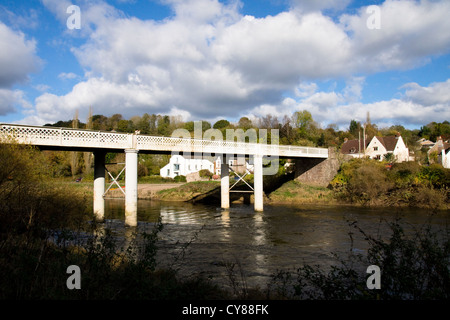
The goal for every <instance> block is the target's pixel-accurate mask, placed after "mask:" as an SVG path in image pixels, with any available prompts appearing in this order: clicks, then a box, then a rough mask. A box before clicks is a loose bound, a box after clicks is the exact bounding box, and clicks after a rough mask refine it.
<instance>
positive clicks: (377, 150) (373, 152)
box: [341, 135, 411, 162]
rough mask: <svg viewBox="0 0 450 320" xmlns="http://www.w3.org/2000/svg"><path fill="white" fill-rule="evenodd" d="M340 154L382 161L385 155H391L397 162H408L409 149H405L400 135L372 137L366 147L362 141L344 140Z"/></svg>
mask: <svg viewBox="0 0 450 320" xmlns="http://www.w3.org/2000/svg"><path fill="white" fill-rule="evenodd" d="M341 153H343V154H346V155H350V156H352V157H354V158H364V157H368V158H371V159H376V160H380V161H381V160H384V158H385V155H386V154H388V153H393V154H394V156H395V160H396V161H397V162H404V161H410V160H411V157H410V154H409V149H408V148H407V147H406V145H405V143H404V141H403V138H402V137H401V136H400V135H397V136H389V137H373V138H372V140H370V141H369V142H368V143H366V146H364V142H363V140H362V139H361V140H359V139H356V140H345V142H344V144H343V145H342V148H341Z"/></svg>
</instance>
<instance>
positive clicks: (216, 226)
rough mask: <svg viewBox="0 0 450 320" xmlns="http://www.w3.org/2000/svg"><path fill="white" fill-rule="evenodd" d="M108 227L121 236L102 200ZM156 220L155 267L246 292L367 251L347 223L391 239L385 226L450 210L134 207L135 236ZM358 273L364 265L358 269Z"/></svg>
mask: <svg viewBox="0 0 450 320" xmlns="http://www.w3.org/2000/svg"><path fill="white" fill-rule="evenodd" d="M105 209H106V219H107V220H106V225H107V226H108V227H111V228H112V229H114V230H115V232H117V233H118V234H119V235H126V234H129V230H128V233H127V229H128V228H125V227H124V201H123V199H107V200H106V208H105ZM159 218H161V221H162V223H163V225H164V229H163V231H161V232H160V233H159V239H160V240H159V242H158V243H159V244H158V246H159V251H158V258H159V261H160V266H161V267H164V266H171V267H173V268H176V269H177V270H178V272H179V274H180V276H182V277H188V276H197V275H202V276H204V277H209V278H211V279H212V280H214V281H216V282H218V283H222V284H225V285H226V284H227V283H228V284H230V277H229V274H230V272H231V271H232V272H231V273H233V274H234V276H235V277H236V278H237V279H238V280H241V281H242V282H241V284H243V283H245V284H246V285H247V286H249V287H256V286H258V287H260V288H262V287H264V286H265V285H266V284H267V283H268V281H269V280H270V278H271V275H273V274H274V273H276V272H277V271H278V270H284V271H294V270H295V268H298V267H300V266H302V265H305V264H309V265H320V266H321V267H323V268H325V269H326V268H328V267H329V266H331V265H339V262H338V260H337V259H336V257H335V255H334V254H336V255H338V256H339V257H345V256H346V255H347V254H349V253H350V251H352V252H356V253H364V252H365V250H366V249H367V246H368V244H367V241H366V240H365V239H364V236H363V235H362V234H361V233H360V232H359V231H358V230H356V229H355V228H354V227H353V226H351V225H350V223H351V222H355V221H357V225H358V226H359V227H360V228H361V229H362V230H364V232H365V233H367V234H370V235H372V236H376V237H378V236H381V237H383V238H386V239H387V238H388V237H389V235H390V228H389V227H388V222H393V221H394V220H395V219H397V218H400V219H401V223H402V225H403V226H404V228H405V230H413V229H414V228H420V227H422V226H423V225H424V223H426V222H427V221H429V219H430V218H431V224H432V225H434V226H440V227H442V226H444V227H445V226H446V225H447V224H448V222H449V214H448V212H439V213H437V214H436V213H434V214H431V213H430V212H428V211H427V210H423V209H393V208H384V209H383V208H376V209H371V208H359V207H340V206H297V207H296V206H278V205H277V206H268V205H266V206H265V207H264V212H262V213H256V212H254V210H253V206H252V205H245V204H232V206H231V208H230V209H229V210H226V211H224V210H222V209H220V208H217V207H216V206H212V205H211V206H209V205H204V204H195V205H194V204H190V203H180V202H175V203H168V202H158V201H152V200H139V202H138V227H137V228H138V230H147V231H148V230H149V228H150V227H151V226H153V225H154V224H155V222H157V221H158V219H159ZM360 267H361V269H364V270H365V268H367V266H360Z"/></svg>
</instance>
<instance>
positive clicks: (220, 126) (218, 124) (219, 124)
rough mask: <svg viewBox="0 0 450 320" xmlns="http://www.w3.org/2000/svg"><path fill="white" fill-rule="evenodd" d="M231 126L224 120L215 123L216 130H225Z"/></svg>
mask: <svg viewBox="0 0 450 320" xmlns="http://www.w3.org/2000/svg"><path fill="white" fill-rule="evenodd" d="M229 125H230V122H229V121H228V120H225V119H222V120H219V121H217V122H216V123H214V125H213V128H214V129H219V130H220V129H224V128H226V127H228V126H229Z"/></svg>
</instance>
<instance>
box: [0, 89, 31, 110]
mask: <svg viewBox="0 0 450 320" xmlns="http://www.w3.org/2000/svg"><path fill="white" fill-rule="evenodd" d="M17 106H21V107H23V108H27V109H30V108H31V104H30V103H29V102H28V101H27V100H26V98H25V94H24V92H23V91H21V90H10V89H2V88H0V116H4V115H7V114H9V113H13V112H15V111H16V107H17Z"/></svg>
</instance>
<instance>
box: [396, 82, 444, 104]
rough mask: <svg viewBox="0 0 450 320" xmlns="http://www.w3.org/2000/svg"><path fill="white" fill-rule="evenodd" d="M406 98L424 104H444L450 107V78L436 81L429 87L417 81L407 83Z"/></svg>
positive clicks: (405, 86)
mask: <svg viewBox="0 0 450 320" xmlns="http://www.w3.org/2000/svg"><path fill="white" fill-rule="evenodd" d="M403 88H405V89H406V91H405V99H406V100H410V101H413V102H415V103H419V104H421V105H424V106H433V105H440V104H444V105H447V106H449V107H450V79H448V80H447V81H445V82H435V83H432V84H430V86H428V87H421V86H420V85H418V84H417V83H407V84H405V85H404V86H403Z"/></svg>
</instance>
